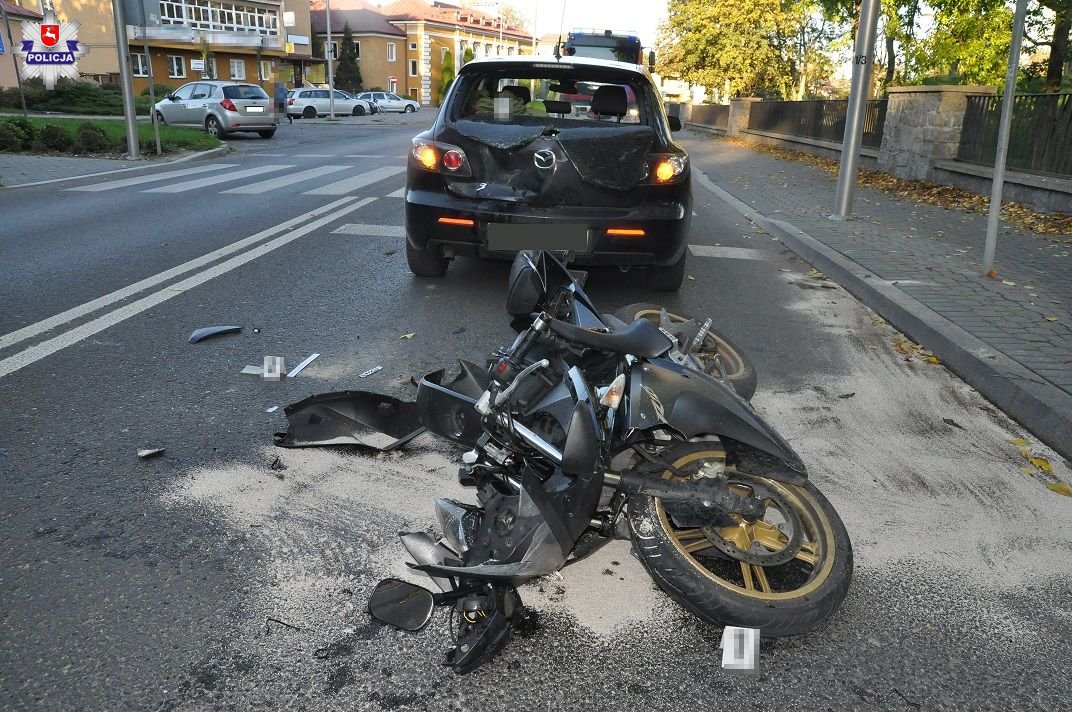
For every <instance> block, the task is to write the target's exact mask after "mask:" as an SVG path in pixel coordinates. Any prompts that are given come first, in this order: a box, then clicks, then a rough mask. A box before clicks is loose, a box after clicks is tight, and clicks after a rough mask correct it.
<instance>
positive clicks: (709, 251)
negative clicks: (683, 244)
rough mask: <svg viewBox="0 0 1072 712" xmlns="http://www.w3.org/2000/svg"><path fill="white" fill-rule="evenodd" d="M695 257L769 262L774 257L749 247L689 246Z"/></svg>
mask: <svg viewBox="0 0 1072 712" xmlns="http://www.w3.org/2000/svg"><path fill="white" fill-rule="evenodd" d="M689 250H690V251H691V252H692V254H694V255H696V256H697V257H722V258H726V259H731V260H769V259H773V257H774V255H772V254H770V253H768V252H764V251H763V250H755V249H752V248H751V247H714V246H712V245H689Z"/></svg>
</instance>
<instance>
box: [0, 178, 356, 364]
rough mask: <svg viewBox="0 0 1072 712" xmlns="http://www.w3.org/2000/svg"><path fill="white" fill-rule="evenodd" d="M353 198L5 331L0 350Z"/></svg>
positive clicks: (333, 203) (200, 265)
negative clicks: (15, 328) (33, 321)
mask: <svg viewBox="0 0 1072 712" xmlns="http://www.w3.org/2000/svg"><path fill="white" fill-rule="evenodd" d="M351 200H353V198H341V199H339V200H335V201H333V202H330V203H328V204H327V205H325V206H323V207H320V208H317V209H315V210H310V211H309V212H307V213H302V214H301V215H299V216H297V217H295V218H291V219H290V220H287V221H285V222H281V223H279V224H278V225H275V226H273V227H270V228H267V229H265V230H261V231H260V232H258V233H257V234H255V235H250V236H249V237H247V238H244V239H242V240H239V241H238V242H232V243H231V244H230V245H224V246H223V247H221V248H219V249H218V250H215V251H213V252H209V253H208V254H207V255H202V256H201V257H196V258H194V259H192V260H190V261H189V262H184V263H182V264H181V265H178V266H177V267H172V268H171V269H169V270H165V271H163V272H161V273H160V274H156V275H153V276H152V277H146V278H145V279H143V280H141V281H140V282H135V283H134V284H131V285H130V286H127V287H123V288H122V289H117V290H116V291H114V292H111V293H110V294H105V295H104V296H103V297H97V298H96V299H94V300H93V301H90V302H86V303H85V304H82V305H80V306H77V307H74V308H72V309H68V310H67V311H65V312H60V313H59V314H56V315H55V316H50V317H49V318H47V319H43V320H42V321H39V322H36V323H34V324H30V325H29V326H24V327H22V328H21V329H18V330H17V331H12V332H11V333H8V334H4V335H3V336H0V349H6V348H7V347H8V346H12V345H14V344H17V343H19V342H20V341H25V340H26V339H29V338H32V337H34V336H37V335H38V334H43V333H44V332H46V331H50V330H51V329H54V328H56V327H57V326H60V325H61V324H66V323H67V322H69V321H71V320H73V319H78V318H79V317H82V316H85V315H86V314H92V313H93V312H95V311H97V310H98V309H102V308H104V307H106V306H109V305H111V304H115V303H116V302H119V301H122V300H124V299H126V298H127V297H130V296H133V295H135V294H137V293H138V292H141V291H143V290H145V289H149V288H150V287H155V286H156V285H158V284H160V283H161V282H166V281H167V280H169V279H172V278H173V277H177V276H179V275H180V274H184V273H186V272H189V271H190V270H194V269H197V268H198V267H202V266H204V265H207V264H209V263H210V262H215V261H216V260H218V259H219V258H221V257H224V256H226V255H229V254H231V253H232V252H238V251H239V250H241V249H243V248H245V247H248V246H250V245H252V244H254V243H257V242H260V241H261V240H264V239H266V238H269V237H271V236H272V235H275V234H277V233H280V232H283V231H284V230H286V229H288V228H290V227H292V226H294V225H298V224H299V223H303V222H305V221H306V220H312V219H313V218H318V217H320V216H321V215H324V214H325V213H328V212H330V211H332V210H334V209H335V208H337V207H340V206H342V205H345V204H346V203H348V202H350V201H351Z"/></svg>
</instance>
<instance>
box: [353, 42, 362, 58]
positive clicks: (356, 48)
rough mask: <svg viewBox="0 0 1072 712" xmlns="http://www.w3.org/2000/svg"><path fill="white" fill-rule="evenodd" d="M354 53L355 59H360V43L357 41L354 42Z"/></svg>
mask: <svg viewBox="0 0 1072 712" xmlns="http://www.w3.org/2000/svg"><path fill="white" fill-rule="evenodd" d="M354 51H355V52H357V59H361V42H360V41H358V40H355V41H354Z"/></svg>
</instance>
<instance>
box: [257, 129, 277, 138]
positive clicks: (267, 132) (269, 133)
mask: <svg viewBox="0 0 1072 712" xmlns="http://www.w3.org/2000/svg"><path fill="white" fill-rule="evenodd" d="M257 135H258V136H260V137H261V138H271V137H272V136H275V129H265V130H264V131H258V132H257Z"/></svg>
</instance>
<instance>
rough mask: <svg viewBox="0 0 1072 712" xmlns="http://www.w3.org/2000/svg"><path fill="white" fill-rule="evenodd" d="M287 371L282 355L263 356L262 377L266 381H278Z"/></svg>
mask: <svg viewBox="0 0 1072 712" xmlns="http://www.w3.org/2000/svg"><path fill="white" fill-rule="evenodd" d="M286 372H287V367H286V365H284V363H283V357H282V356H265V357H264V371H263V378H264V380H266V381H278V380H279V379H281V378H282V377H283V376H284V375H285V374H286Z"/></svg>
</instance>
